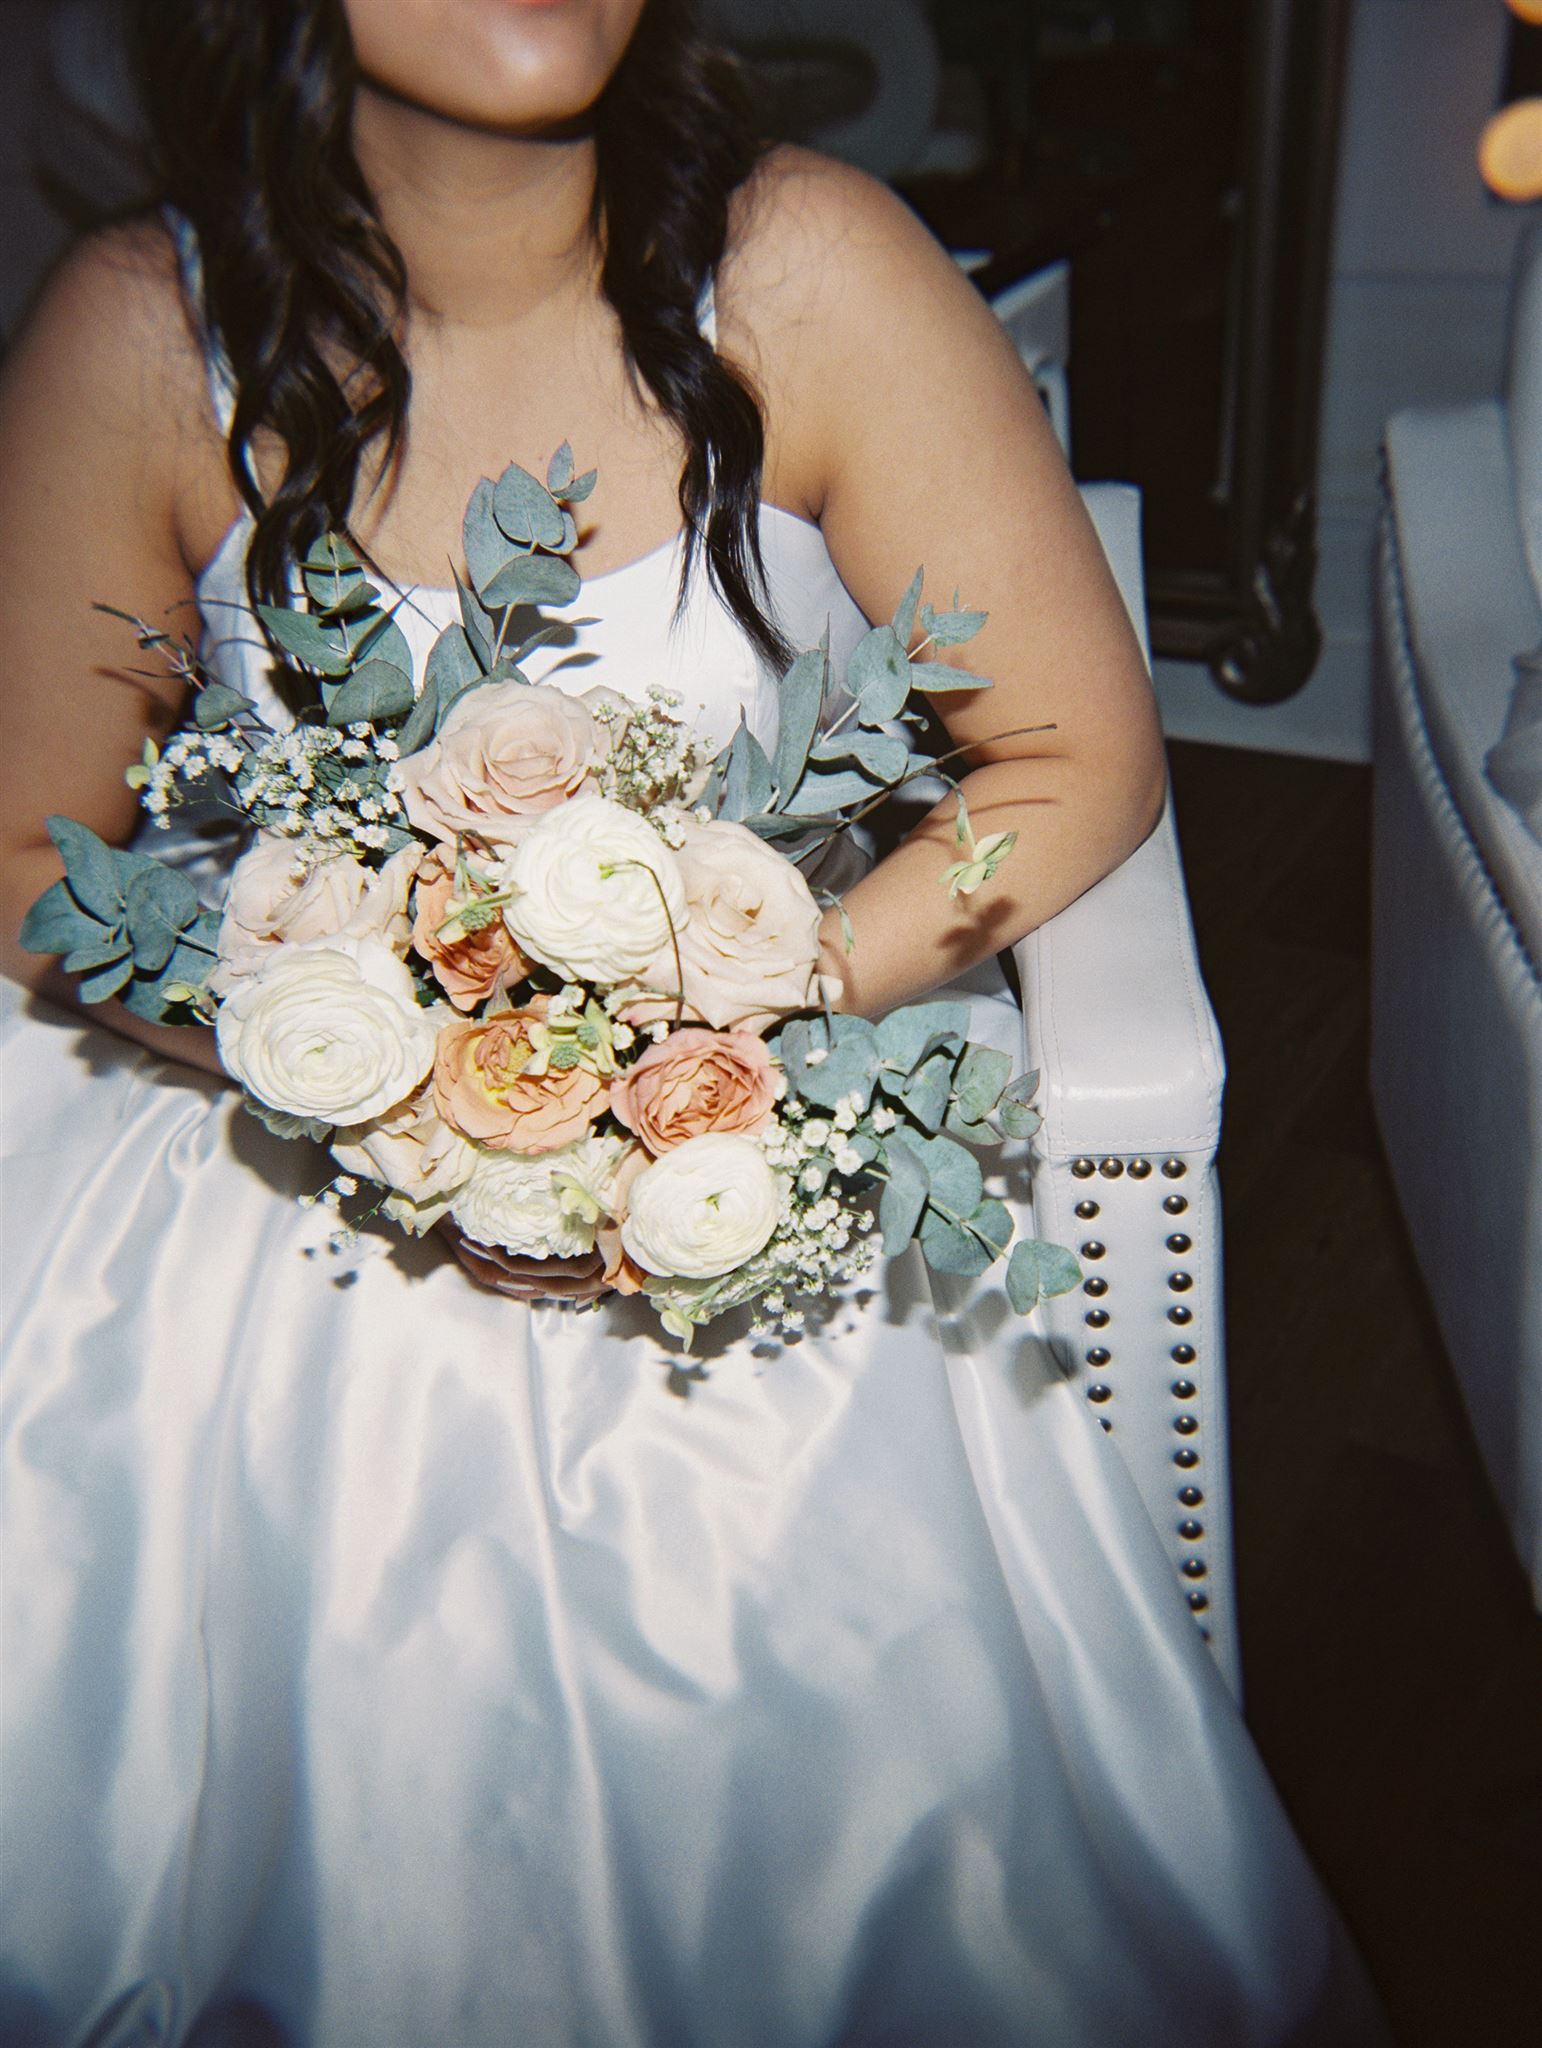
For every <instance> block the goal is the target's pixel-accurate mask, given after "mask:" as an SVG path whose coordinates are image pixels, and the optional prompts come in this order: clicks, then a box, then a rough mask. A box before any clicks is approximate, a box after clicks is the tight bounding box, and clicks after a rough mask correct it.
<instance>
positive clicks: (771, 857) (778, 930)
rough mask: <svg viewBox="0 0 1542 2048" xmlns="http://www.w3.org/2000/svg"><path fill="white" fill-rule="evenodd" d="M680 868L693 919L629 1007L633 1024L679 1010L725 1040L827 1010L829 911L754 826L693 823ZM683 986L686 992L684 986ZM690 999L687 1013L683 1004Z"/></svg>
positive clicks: (670, 1015)
mask: <svg viewBox="0 0 1542 2048" xmlns="http://www.w3.org/2000/svg"><path fill="white" fill-rule="evenodd" d="M683 829H684V834H685V837H684V841H683V843H682V844H681V845H680V846H679V847H678V848H677V849H676V852H675V859H676V861H677V863H678V864H679V868H680V873H681V876H682V877H683V879H684V882H685V895H686V904H687V907H688V910H689V913H690V915H689V918H688V920H687V922H686V924H685V926H684V928H683V929H682V930H681V931H680V932H679V934H678V944H679V949H680V972H679V973H678V974H677V973H676V970H675V957H674V948H673V947H672V946H666V947H663V948H661V950H660V952H659V953H658V955H657V957H656V958H655V959H654V961H653V963H652V965H651V966H650V968H649V970H648V972H647V974H646V975H645V976H644V977H643V983H644V986H645V987H646V988H647V989H648V990H649V991H651V992H656V993H651V994H650V995H648V996H644V997H641V998H640V999H639V1000H638V1001H636V1002H634V1003H631V1004H629V1005H628V1007H627V1010H626V1012H625V1014H626V1017H627V1019H628V1021H629V1022H631V1023H649V1022H652V1021H654V1020H655V1019H658V1018H661V1017H662V1018H669V1019H672V1018H673V1017H674V1016H675V1015H676V1014H677V1011H678V1012H681V1013H683V1014H684V1015H685V1016H687V1017H692V1018H695V1019H698V1020H700V1021H701V1022H702V1023H705V1024H710V1025H712V1026H713V1027H714V1029H716V1030H718V1031H731V1030H736V1031H763V1030H765V1029H766V1028H767V1026H768V1025H771V1024H774V1023H776V1022H777V1021H778V1020H779V1019H780V1018H782V1017H787V1016H790V1015H791V1014H792V1013H793V1011H795V1010H805V1009H808V1008H810V1007H812V1006H815V1005H817V1003H818V1001H819V992H818V988H817V986H816V985H815V981H814V975H815V970H816V969H817V967H818V964H819V924H820V912H819V905H818V904H817V903H816V902H815V901H814V898H813V895H812V893H811V892H810V889H809V886H808V883H807V882H805V881H804V879H803V877H802V875H801V874H799V872H798V870H797V869H796V868H795V867H794V866H793V864H792V862H791V861H790V860H788V859H787V858H786V856H785V855H784V854H780V853H778V852H777V851H776V849H775V848H774V847H772V846H768V845H767V843H766V842H765V840H764V839H761V838H759V837H758V836H757V835H756V834H755V833H753V832H752V831H750V829H749V827H748V826H747V825H735V824H730V823H728V822H727V821H725V820H723V819H717V820H715V821H714V822H712V823H711V824H707V825H698V824H689V825H686V826H685V827H684V828H683ZM682 977H683V984H682ZM682 992H683V998H684V1000H683V1006H682V1005H679V1004H677V1003H676V1002H675V1001H674V1000H673V999H674V998H675V996H676V995H677V994H680V993H682Z"/></svg>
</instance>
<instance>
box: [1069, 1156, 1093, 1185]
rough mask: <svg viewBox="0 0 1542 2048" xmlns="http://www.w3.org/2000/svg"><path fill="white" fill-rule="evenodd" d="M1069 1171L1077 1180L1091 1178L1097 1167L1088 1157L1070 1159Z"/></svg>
mask: <svg viewBox="0 0 1542 2048" xmlns="http://www.w3.org/2000/svg"><path fill="white" fill-rule="evenodd" d="M1071 1171H1072V1173H1074V1174H1075V1175H1076V1178H1077V1179H1078V1180H1091V1178H1092V1176H1093V1175H1094V1174H1095V1173H1096V1172H1097V1168H1096V1166H1094V1165H1093V1163H1092V1161H1091V1160H1090V1159H1073V1160H1072V1161H1071Z"/></svg>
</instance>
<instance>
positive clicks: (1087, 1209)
mask: <svg viewBox="0 0 1542 2048" xmlns="http://www.w3.org/2000/svg"><path fill="white" fill-rule="evenodd" d="M1076 1213H1077V1215H1078V1216H1080V1218H1081V1219H1082V1221H1083V1223H1090V1222H1091V1221H1092V1219H1093V1217H1094V1216H1096V1215H1098V1214H1100V1213H1101V1212H1100V1211H1099V1208H1098V1205H1097V1203H1096V1202H1078V1203H1077V1205H1076Z"/></svg>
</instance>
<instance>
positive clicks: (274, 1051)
mask: <svg viewBox="0 0 1542 2048" xmlns="http://www.w3.org/2000/svg"><path fill="white" fill-rule="evenodd" d="M438 1030H439V1027H438V1023H437V1021H436V1019H435V1018H434V1016H433V1015H432V1014H431V1013H430V1012H429V1011H427V1010H424V1009H420V1008H419V1006H418V1004H417V1002H416V1001H415V1000H414V996H413V986H412V976H411V975H410V974H409V973H408V971H407V969H406V967H405V966H404V965H403V964H402V962H401V961H400V960H398V959H397V958H396V956H395V954H394V953H392V951H391V950H390V948H389V946H387V945H385V944H383V943H382V941H381V940H379V939H370V938H361V939H353V938H344V937H337V938H332V939H318V940H315V941H313V942H312V943H311V944H309V945H304V946H280V947H278V948H277V949H276V950H275V952H274V955H273V958H272V959H271V960H270V961H269V962H268V963H267V964H266V965H265V966H264V967H263V968H261V969H260V970H259V972H258V973H256V974H254V975H252V976H251V977H250V978H249V979H247V980H244V981H243V982H242V983H241V984H240V985H239V987H237V988H236V990H235V991H234V993H233V994H231V995H230V996H228V997H227V998H226V1000H225V1002H224V1003H223V1005H222V1006H221V1009H220V1013H219V1019H218V1022H217V1023H216V1025H215V1035H216V1039H217V1042H218V1045H219V1055H220V1059H221V1060H222V1061H223V1063H224V1065H225V1068H226V1070H227V1071H228V1072H229V1073H232V1074H234V1075H235V1077H236V1079H237V1080H238V1081H240V1082H241V1083H242V1085H243V1086H244V1087H245V1088H247V1089H249V1090H250V1092H251V1093H252V1094H253V1095H255V1096H256V1097H257V1099H258V1101H259V1102H265V1103H267V1104H268V1106H269V1107H270V1108H272V1109H281V1110H287V1111H288V1112H289V1113H290V1115H291V1116H306V1117H315V1118H316V1119H317V1120H318V1121H319V1122H321V1123H327V1124H362V1123H367V1122H368V1121H369V1120H370V1119H371V1118H372V1117H377V1116H382V1115H384V1113H385V1112H386V1111H387V1110H388V1109H390V1108H392V1107H393V1106H394V1105H395V1104H396V1103H398V1102H400V1101H401V1100H402V1098H403V1097H404V1096H407V1095H410V1094H411V1093H412V1091H413V1089H414V1088H416V1087H417V1085H418V1083H419V1082H420V1081H421V1080H422V1079H423V1077H424V1075H425V1074H426V1073H427V1072H428V1070H429V1068H430V1067H431V1066H432V1065H433V1061H434V1045H435V1041H436V1039H437V1037H438Z"/></svg>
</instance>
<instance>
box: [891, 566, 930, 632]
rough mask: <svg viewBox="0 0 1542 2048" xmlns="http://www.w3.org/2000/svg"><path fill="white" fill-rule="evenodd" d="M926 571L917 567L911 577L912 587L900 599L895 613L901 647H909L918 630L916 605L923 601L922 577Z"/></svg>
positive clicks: (896, 630) (895, 630)
mask: <svg viewBox="0 0 1542 2048" xmlns="http://www.w3.org/2000/svg"><path fill="white" fill-rule="evenodd" d="M923 574H924V571H922V570H920V569H917V571H916V573H915V574H914V576H912V577H911V579H910V588H909V589H908V590H907V591H906V592H905V595H904V596H903V597H902V598H901V599H900V601H899V609H898V611H896V613H895V614H894V637H895V639H896V640H898V642H899V644H900V646H901V647H909V645H910V642H911V639H912V637H913V636H914V633H915V630H916V606H917V605H918V604H919V603H920V602H921V579H922V576H923Z"/></svg>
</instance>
